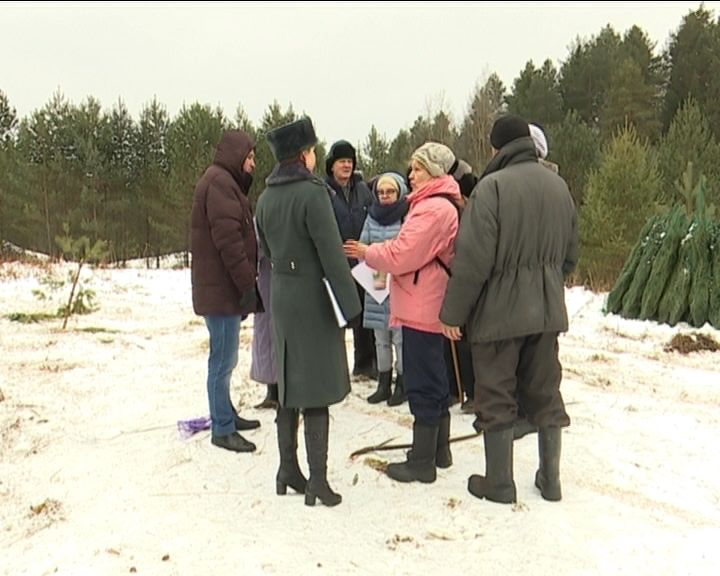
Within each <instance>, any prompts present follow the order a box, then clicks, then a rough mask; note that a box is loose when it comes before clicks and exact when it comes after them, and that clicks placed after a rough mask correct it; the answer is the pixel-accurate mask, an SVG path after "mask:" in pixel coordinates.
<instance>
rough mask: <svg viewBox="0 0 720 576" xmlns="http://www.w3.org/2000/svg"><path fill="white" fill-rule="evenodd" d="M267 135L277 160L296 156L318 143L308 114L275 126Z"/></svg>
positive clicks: (280, 160)
mask: <svg viewBox="0 0 720 576" xmlns="http://www.w3.org/2000/svg"><path fill="white" fill-rule="evenodd" d="M265 137H266V138H267V142H268V145H269V146H270V151H271V152H272V154H273V156H274V157H275V161H276V162H282V161H283V160H289V159H290V158H295V157H296V156H299V155H300V152H302V151H303V150H305V149H307V148H310V147H311V146H315V144H317V136H315V128H313V125H312V120H310V118H308V117H307V116H304V117H303V118H300V120H295V122H290V123H289V124H284V125H282V126H279V127H277V128H273V129H272V130H269V131H268V133H267V134H266V135H265Z"/></svg>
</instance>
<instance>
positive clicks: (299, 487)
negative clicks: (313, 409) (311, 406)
mask: <svg viewBox="0 0 720 576" xmlns="http://www.w3.org/2000/svg"><path fill="white" fill-rule="evenodd" d="M275 424H276V425H277V437H278V452H279V453H280V468H279V469H278V473H277V476H276V478H275V486H276V490H277V493H278V494H279V495H282V494H287V487H288V486H290V488H292V489H293V490H295V492H297V493H299V494H304V493H305V485H306V484H307V480H306V479H305V476H303V473H302V472H301V471H300V466H299V464H298V460H297V447H298V442H297V431H298V411H297V410H295V409H294V408H280V409H279V410H278V412H277V417H276V418H275Z"/></svg>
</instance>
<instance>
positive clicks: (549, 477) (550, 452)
mask: <svg viewBox="0 0 720 576" xmlns="http://www.w3.org/2000/svg"><path fill="white" fill-rule="evenodd" d="M561 448H562V428H559V427H557V426H548V427H543V428H540V430H539V431H538V454H539V456H540V468H539V469H538V471H537V473H536V474H535V486H537V487H538V489H539V490H540V493H541V494H542V497H543V498H545V500H549V501H550V502H558V501H560V500H561V499H562V490H561V487H560V451H561Z"/></svg>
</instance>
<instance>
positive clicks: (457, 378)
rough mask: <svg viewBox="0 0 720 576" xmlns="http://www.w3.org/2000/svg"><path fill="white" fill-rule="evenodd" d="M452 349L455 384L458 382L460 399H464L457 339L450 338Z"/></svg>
mask: <svg viewBox="0 0 720 576" xmlns="http://www.w3.org/2000/svg"><path fill="white" fill-rule="evenodd" d="M450 351H451V352H452V361H453V368H454V370H455V384H457V390H458V399H459V400H460V402H462V401H463V391H462V382H461V380H460V364H459V363H458V355H457V347H456V345H455V340H450Z"/></svg>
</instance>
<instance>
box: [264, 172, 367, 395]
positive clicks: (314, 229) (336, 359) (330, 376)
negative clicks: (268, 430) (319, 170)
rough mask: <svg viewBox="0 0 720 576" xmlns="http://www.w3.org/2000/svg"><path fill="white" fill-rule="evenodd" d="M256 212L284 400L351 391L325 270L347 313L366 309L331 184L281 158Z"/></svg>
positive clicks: (341, 333)
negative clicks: (362, 306) (268, 277)
mask: <svg viewBox="0 0 720 576" xmlns="http://www.w3.org/2000/svg"><path fill="white" fill-rule="evenodd" d="M256 218H257V227H258V236H259V238H260V243H261V245H262V248H263V250H264V251H265V254H267V256H268V257H269V258H270V261H271V262H272V280H271V304H270V307H271V309H272V316H273V339H274V344H275V358H276V366H277V380H278V395H279V400H280V404H281V405H282V406H284V407H288V408H316V407H323V406H329V405H330V404H335V403H337V402H340V401H341V400H343V399H344V398H345V396H347V394H348V393H349V392H350V377H349V374H348V363H347V355H346V352H345V330H344V329H341V328H340V327H339V326H338V324H337V321H336V320H335V315H334V313H333V310H332V307H331V304H330V299H329V297H328V294H327V292H326V290H325V287H324V284H323V281H322V280H323V278H324V277H325V278H327V279H328V280H329V281H330V284H331V285H332V288H333V290H334V292H335V295H336V297H337V300H338V302H339V304H340V307H341V309H342V311H343V313H344V315H345V317H346V318H348V319H351V318H354V317H356V316H358V315H359V314H360V300H359V298H358V294H357V289H356V288H355V282H354V281H353V278H352V276H351V274H350V267H349V266H348V263H347V260H346V258H345V256H344V255H343V250H342V242H341V240H340V234H339V232H338V227H337V224H336V222H335V216H334V214H333V210H332V206H331V204H330V199H329V198H328V193H327V188H326V187H325V185H324V183H323V182H322V181H321V180H319V179H317V178H315V177H314V176H313V175H312V174H311V173H310V172H308V171H307V170H306V169H305V167H304V166H302V164H300V163H291V164H281V165H279V166H276V167H275V169H274V170H273V172H272V174H270V176H269V177H268V179H267V188H266V189H265V191H264V192H263V193H262V194H261V196H260V199H259V201H258V204H257V212H256Z"/></svg>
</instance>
